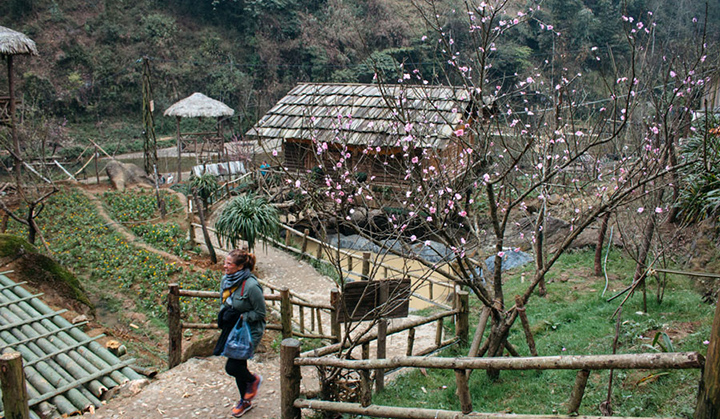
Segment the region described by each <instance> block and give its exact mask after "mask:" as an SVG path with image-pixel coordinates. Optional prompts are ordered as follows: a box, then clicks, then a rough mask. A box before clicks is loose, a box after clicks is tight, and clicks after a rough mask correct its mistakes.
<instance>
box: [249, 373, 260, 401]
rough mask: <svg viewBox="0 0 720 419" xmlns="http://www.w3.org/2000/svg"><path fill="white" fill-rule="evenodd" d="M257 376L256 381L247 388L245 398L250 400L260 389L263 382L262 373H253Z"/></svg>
mask: <svg viewBox="0 0 720 419" xmlns="http://www.w3.org/2000/svg"><path fill="white" fill-rule="evenodd" d="M253 376H254V377H255V381H253V382H252V383H250V384H248V386H247V390H245V400H247V401H250V400H252V399H254V398H255V396H257V394H258V390H259V389H260V384H262V380H263V378H262V375H260V374H253Z"/></svg>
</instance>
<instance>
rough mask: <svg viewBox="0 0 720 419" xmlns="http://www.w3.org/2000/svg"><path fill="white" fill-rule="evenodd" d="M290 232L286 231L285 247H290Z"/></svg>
mask: <svg viewBox="0 0 720 419" xmlns="http://www.w3.org/2000/svg"><path fill="white" fill-rule="evenodd" d="M290 234H292V233H290V230H285V246H286V247H290Z"/></svg>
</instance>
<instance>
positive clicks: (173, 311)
mask: <svg viewBox="0 0 720 419" xmlns="http://www.w3.org/2000/svg"><path fill="white" fill-rule="evenodd" d="M167 313H168V334H169V335H170V342H169V344H168V368H174V367H176V366H178V365H180V358H181V356H182V324H181V323H180V286H179V285H178V284H170V292H169V293H168V305H167Z"/></svg>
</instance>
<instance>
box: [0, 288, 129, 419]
mask: <svg viewBox="0 0 720 419" xmlns="http://www.w3.org/2000/svg"><path fill="white" fill-rule="evenodd" d="M0 286H2V288H0V323H2V324H3V325H4V326H0V345H2V347H3V351H6V350H9V348H8V347H9V346H12V347H14V349H15V350H17V351H19V352H20V353H21V354H22V355H23V358H24V360H25V365H26V367H25V372H26V376H27V378H28V380H27V381H28V383H27V384H28V395H29V397H30V399H31V403H33V405H37V408H38V409H39V410H40V411H43V412H47V411H51V410H52V409H53V407H52V406H51V405H50V404H49V403H47V402H46V400H51V401H52V403H53V404H54V405H55V407H56V408H57V410H58V412H57V413H59V414H61V415H69V414H72V413H74V412H78V411H82V410H86V409H88V408H89V407H90V406H96V407H99V406H100V405H101V404H102V403H101V401H100V398H101V397H102V396H103V394H104V393H105V392H106V391H107V389H108V388H112V387H115V386H117V385H119V384H122V383H124V382H127V381H129V380H135V379H139V378H141V377H140V375H138V374H137V373H136V372H135V371H133V370H132V369H131V368H129V367H128V366H127V365H128V364H129V361H125V362H121V361H120V360H119V359H118V358H117V357H115V356H114V355H113V354H112V353H110V352H109V351H108V350H107V349H105V348H104V347H103V346H102V345H100V344H98V343H97V342H95V341H94V339H90V338H89V337H88V336H87V335H86V334H85V333H83V332H82V331H81V330H79V329H78V328H77V327H73V325H72V324H70V322H68V321H67V320H65V319H64V318H62V317H61V316H59V315H57V314H59V313H56V312H54V311H53V310H52V309H51V308H49V307H48V306H47V305H45V304H44V303H43V302H42V301H40V300H39V299H37V298H35V297H36V296H33V295H31V294H30V293H29V292H28V291H27V290H25V289H23V288H22V287H20V286H15V284H14V282H13V281H12V280H10V279H9V278H7V277H6V276H4V275H0ZM13 302H14V304H13ZM33 319H34V320H33ZM23 323H26V324H23ZM50 383H52V384H50ZM82 384H84V386H83V385H82ZM57 413H56V416H54V417H59V415H57Z"/></svg>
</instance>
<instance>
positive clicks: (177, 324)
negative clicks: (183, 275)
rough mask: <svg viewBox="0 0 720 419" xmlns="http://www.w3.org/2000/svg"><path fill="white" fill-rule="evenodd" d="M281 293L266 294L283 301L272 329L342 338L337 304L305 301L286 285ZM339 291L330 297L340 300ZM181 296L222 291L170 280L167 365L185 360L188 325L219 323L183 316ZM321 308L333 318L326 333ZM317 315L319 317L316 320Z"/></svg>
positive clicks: (286, 335) (215, 294)
mask: <svg viewBox="0 0 720 419" xmlns="http://www.w3.org/2000/svg"><path fill="white" fill-rule="evenodd" d="M277 291H278V293H277V294H276V293H274V292H273V293H270V294H265V300H266V302H267V303H266V304H268V303H269V306H270V307H269V308H271V309H274V304H275V303H277V302H279V303H280V310H279V314H280V325H274V324H268V325H267V328H268V329H270V330H279V331H280V332H282V336H283V338H290V337H293V336H297V337H306V338H318V339H327V340H330V341H331V342H339V341H340V324H339V323H338V322H337V321H336V319H337V316H336V314H335V308H334V307H333V306H332V305H331V304H327V305H326V304H317V303H310V302H307V301H304V300H302V299H300V298H298V296H293V295H292V293H291V292H290V290H288V289H287V288H280V289H277ZM337 294H338V291H337V290H332V291H331V292H330V299H331V301H337V300H338V299H339V298H338V297H337ZM180 297H194V298H213V299H218V300H219V299H220V292H219V291H199V290H183V289H181V288H180V286H179V285H178V284H170V286H169V291H168V303H167V310H168V329H169V331H168V335H169V345H168V368H173V367H175V366H177V365H179V364H180V362H181V360H182V334H183V330H185V329H217V328H218V325H217V323H189V322H183V321H182V320H181V315H180V313H181V309H180ZM306 309H307V310H310V313H311V318H312V322H311V325H310V330H309V332H308V331H306V328H305V318H304V313H305V310H306ZM294 311H297V312H298V313H299V317H300V321H299V324H298V325H297V327H296V328H294V327H293V312H294ZM321 312H324V313H325V315H326V316H329V318H330V334H325V333H323V330H322V318H321ZM315 319H317V321H315ZM296 329H299V330H296Z"/></svg>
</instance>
